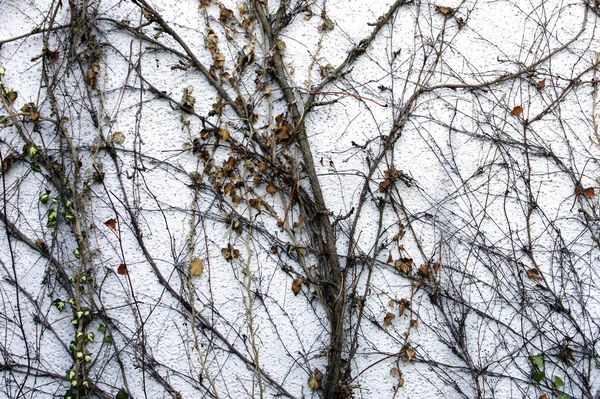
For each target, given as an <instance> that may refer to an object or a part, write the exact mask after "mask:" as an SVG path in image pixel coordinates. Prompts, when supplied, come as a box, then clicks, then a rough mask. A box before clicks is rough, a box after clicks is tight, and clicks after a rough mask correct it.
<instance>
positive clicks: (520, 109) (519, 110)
mask: <svg viewBox="0 0 600 399" xmlns="http://www.w3.org/2000/svg"><path fill="white" fill-rule="evenodd" d="M522 113H523V107H521V106H520V105H517V106H516V107H514V108H513V109H512V111H510V114H511V115H514V116H518V115H521V114H522Z"/></svg>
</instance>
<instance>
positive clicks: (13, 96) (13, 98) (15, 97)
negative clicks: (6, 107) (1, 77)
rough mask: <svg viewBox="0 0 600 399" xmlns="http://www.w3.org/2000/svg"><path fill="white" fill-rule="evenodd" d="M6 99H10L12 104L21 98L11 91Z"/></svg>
mask: <svg viewBox="0 0 600 399" xmlns="http://www.w3.org/2000/svg"><path fill="white" fill-rule="evenodd" d="M6 97H8V99H9V100H10V101H11V102H14V101H15V100H16V99H17V97H19V94H18V93H17V92H16V91H14V90H11V91H9V92H8V93H6Z"/></svg>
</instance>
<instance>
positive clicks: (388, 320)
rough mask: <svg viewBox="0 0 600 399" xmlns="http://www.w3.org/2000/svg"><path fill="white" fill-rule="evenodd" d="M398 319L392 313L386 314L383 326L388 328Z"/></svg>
mask: <svg viewBox="0 0 600 399" xmlns="http://www.w3.org/2000/svg"><path fill="white" fill-rule="evenodd" d="M395 318H396V315H395V314H393V313H392V312H387V313H386V314H385V317H384V318H383V326H384V327H387V326H389V325H390V324H392V320H394V319H395Z"/></svg>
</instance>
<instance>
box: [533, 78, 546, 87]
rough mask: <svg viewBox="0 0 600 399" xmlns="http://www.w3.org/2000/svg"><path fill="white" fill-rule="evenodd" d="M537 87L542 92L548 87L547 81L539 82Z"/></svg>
mask: <svg viewBox="0 0 600 399" xmlns="http://www.w3.org/2000/svg"><path fill="white" fill-rule="evenodd" d="M535 87H537V89H538V90H542V89H543V88H544V87H546V79H542V80H540V81H539V82H537V83H536V85H535Z"/></svg>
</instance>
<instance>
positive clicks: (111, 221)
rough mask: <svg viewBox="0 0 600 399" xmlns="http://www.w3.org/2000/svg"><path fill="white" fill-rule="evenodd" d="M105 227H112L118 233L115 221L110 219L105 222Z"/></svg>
mask: <svg viewBox="0 0 600 399" xmlns="http://www.w3.org/2000/svg"><path fill="white" fill-rule="evenodd" d="M104 225H105V226H106V227H110V228H111V229H113V230H114V231H117V221H116V220H115V219H112V218H111V219H108V220H107V221H106V222H104Z"/></svg>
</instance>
